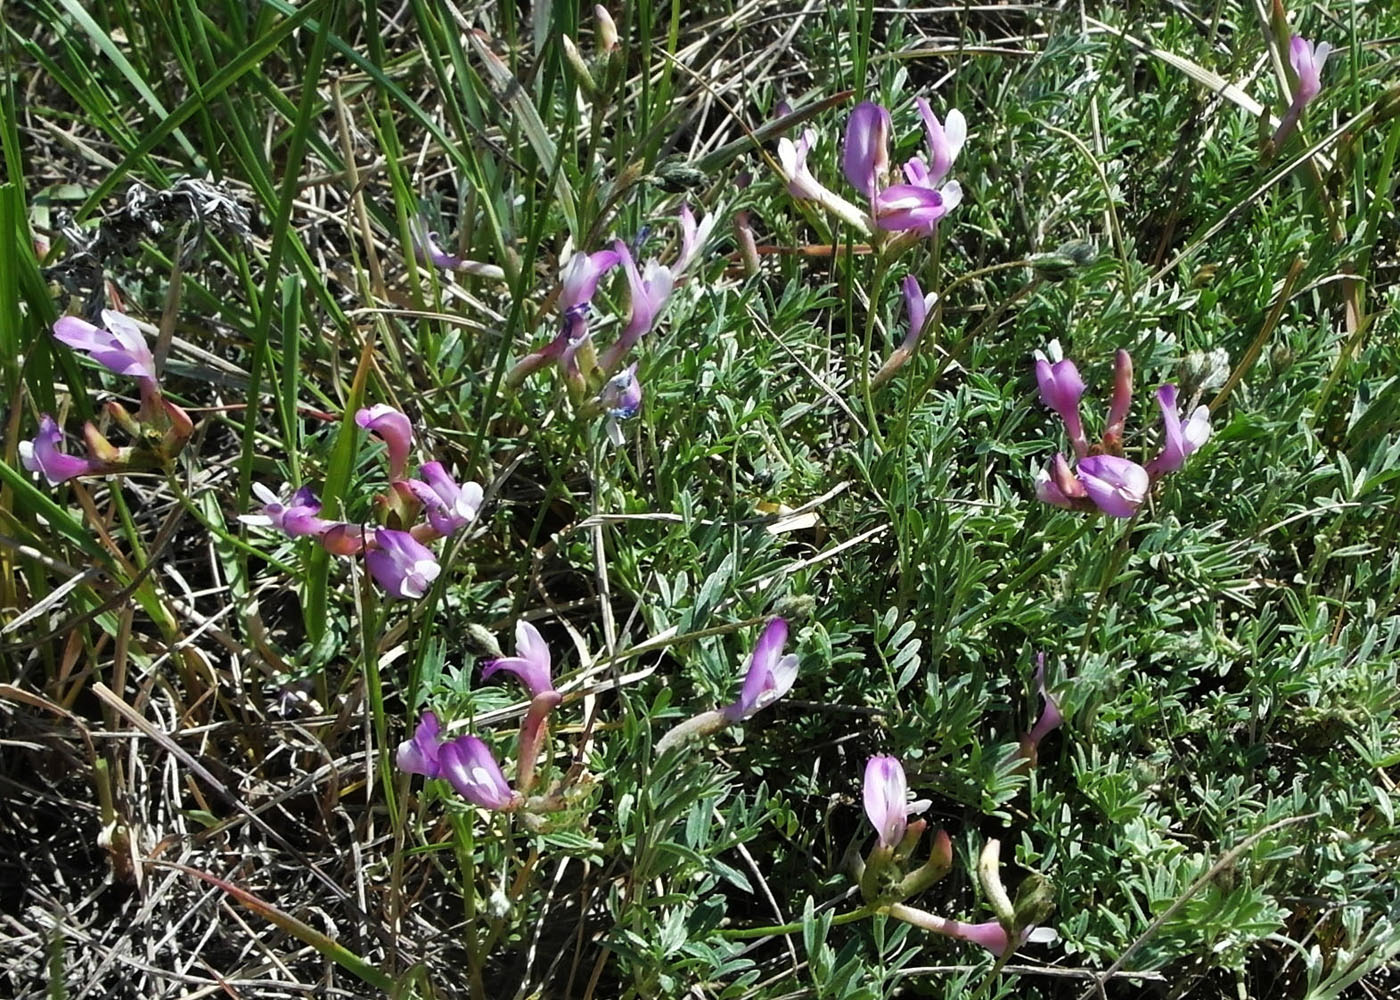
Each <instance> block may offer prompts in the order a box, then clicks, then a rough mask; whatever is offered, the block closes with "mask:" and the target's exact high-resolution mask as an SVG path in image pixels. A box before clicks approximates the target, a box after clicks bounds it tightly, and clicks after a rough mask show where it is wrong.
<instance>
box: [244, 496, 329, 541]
mask: <svg viewBox="0 0 1400 1000" xmlns="http://www.w3.org/2000/svg"><path fill="white" fill-rule="evenodd" d="M253 493H255V494H256V495H257V498H258V499H259V500H261V501H262V504H263V508H262V512H261V513H260V514H242V515H239V518H238V519H239V520H240V521H242V522H243V523H244V524H254V525H262V526H265V527H272V528H276V529H277V530H278V531H281V532H282V533H284V534H286V535H290V536H291V537H292V538H300V537H302V536H303V535H322V534H325V532H326V531H328V530H330V529H331V528H332V527H334V526H335V524H336V522H334V521H326V520H322V519H321V518H319V517H317V516H316V515H317V514H319V513H320V511H321V501H320V500H319V499H317V497H316V494H315V492H314V491H312V489H311V487H309V486H303V487H302V488H301V489H299V490H297V491H296V492H295V493H293V494H292V495H291V497H290V498H289V499H288V500H287V502H286V503H283V502H282V500H281V499H279V498H278V496H277V494H276V493H273V492H272V491H271V490H270V489H268V488H267V487H266V486H264V485H263V484H262V483H254V484H253Z"/></svg>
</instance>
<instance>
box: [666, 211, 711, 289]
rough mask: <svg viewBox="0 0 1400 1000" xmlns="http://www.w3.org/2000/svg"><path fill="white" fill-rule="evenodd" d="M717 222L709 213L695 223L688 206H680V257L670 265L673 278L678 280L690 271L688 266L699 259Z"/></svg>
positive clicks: (693, 215)
mask: <svg viewBox="0 0 1400 1000" xmlns="http://www.w3.org/2000/svg"><path fill="white" fill-rule="evenodd" d="M718 221H719V216H718V215H717V214H716V213H714V212H711V213H710V214H709V215H707V216H705V218H704V219H703V220H702V221H701V222H699V223H697V222H696V221H695V214H694V213H693V212H691V210H690V206H689V205H682V206H681V213H680V224H681V255H680V257H678V258H677V259H676V262H675V264H673V265H671V274H672V276H673V277H676V278H679V277H680V276H681V275H683V274H684V273H685V272H686V271H688V270H690V266H691V265H692V264H693V263H695V261H696V260H698V259H699V257H700V253H701V251H702V250H704V249H705V244H706V243H708V242H709V241H710V233H712V232H713V231H714V228H715V223H716V222H718Z"/></svg>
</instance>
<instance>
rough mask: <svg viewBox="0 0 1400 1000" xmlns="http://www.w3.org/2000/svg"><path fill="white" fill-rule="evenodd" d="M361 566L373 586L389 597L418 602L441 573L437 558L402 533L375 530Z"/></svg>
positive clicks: (384, 529) (385, 529) (430, 551)
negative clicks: (374, 584)
mask: <svg viewBox="0 0 1400 1000" xmlns="http://www.w3.org/2000/svg"><path fill="white" fill-rule="evenodd" d="M374 541H375V547H374V548H372V549H370V550H369V551H367V552H366V553H365V563H366V564H368V566H369V572H370V575H371V576H373V577H374V579H375V582H376V583H378V584H379V586H381V587H383V588H384V590H385V591H386V592H387V593H388V594H390V595H391V596H393V597H405V598H409V599H411V600H415V601H416V600H418V599H419V598H421V597H422V596H423V595H424V594H426V593H427V592H428V588H429V587H430V586H432V583H433V581H434V580H436V579H437V575H438V574H439V573H441V572H442V567H441V566H439V565H438V561H437V556H435V555H433V553H432V550H431V549H429V548H427V547H426V546H424V545H423V544H422V543H421V542H419V541H418V540H417V539H415V538H414V537H413V536H412V535H410V534H409V533H408V532H406V531H392V530H390V529H389V528H378V529H376V530H375V532H374Z"/></svg>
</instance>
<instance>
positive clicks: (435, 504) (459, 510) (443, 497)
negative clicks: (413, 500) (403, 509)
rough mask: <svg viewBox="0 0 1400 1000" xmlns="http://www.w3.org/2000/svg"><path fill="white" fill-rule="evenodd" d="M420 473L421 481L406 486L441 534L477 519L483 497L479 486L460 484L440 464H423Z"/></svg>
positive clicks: (430, 522)
mask: <svg viewBox="0 0 1400 1000" xmlns="http://www.w3.org/2000/svg"><path fill="white" fill-rule="evenodd" d="M418 474H419V475H420V476H422V477H423V478H422V479H421V480H418V479H409V480H407V481H406V482H405V483H404V485H405V486H407V487H408V488H409V490H411V491H412V492H413V495H414V496H415V497H417V498H418V499H419V501H420V502H421V503H422V504H423V507H424V509H425V510H426V511H427V514H428V523H429V524H430V525H432V528H433V530H434V531H436V532H437V533H438V534H439V535H443V536H447V535H451V534H453V533H454V532H457V531H460V530H461V529H462V528H465V527H466V526H467V525H469V524H471V523H472V522H473V521H475V520H476V515H477V512H478V511H480V510H481V501H482V497H483V493H482V489H481V484H480V483H470V482H469V483H462V484H460V485H458V483H457V481H456V480H455V479H453V478H452V477H451V476H450V475H448V473H447V470H446V469H444V468H443V467H442V463H441V462H424V463H423V465H422V466H421V467H420V468H419V470H418Z"/></svg>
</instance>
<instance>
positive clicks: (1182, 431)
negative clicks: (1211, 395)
mask: <svg viewBox="0 0 1400 1000" xmlns="http://www.w3.org/2000/svg"><path fill="white" fill-rule="evenodd" d="M1157 405H1158V406H1160V407H1161V409H1162V436H1163V444H1162V453H1161V454H1160V455H1158V456H1157V457H1156V458H1154V459H1153V460H1152V461H1150V462H1148V463H1147V473H1148V475H1150V476H1151V477H1152V478H1153V479H1157V478H1159V477H1161V476H1164V475H1166V474H1167V473H1168V472H1175V471H1177V470H1178V469H1180V468H1181V466H1182V465H1183V464H1184V463H1185V462H1186V456H1188V455H1190V454H1191V453H1192V452H1193V451H1195V450H1196V449H1197V448H1199V447H1200V446H1201V445H1203V444H1205V443H1206V441H1207V440H1208V439H1209V438H1210V407H1208V406H1198V407H1196V409H1195V410H1194V411H1193V412H1192V414H1191V416H1190V418H1189V419H1188V420H1187V421H1186V423H1185V424H1184V425H1183V424H1182V422H1181V414H1180V413H1179V412H1178V411H1177V407H1176V386H1174V385H1170V384H1168V385H1164V386H1162V387H1161V388H1160V389H1158V390H1157Z"/></svg>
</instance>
